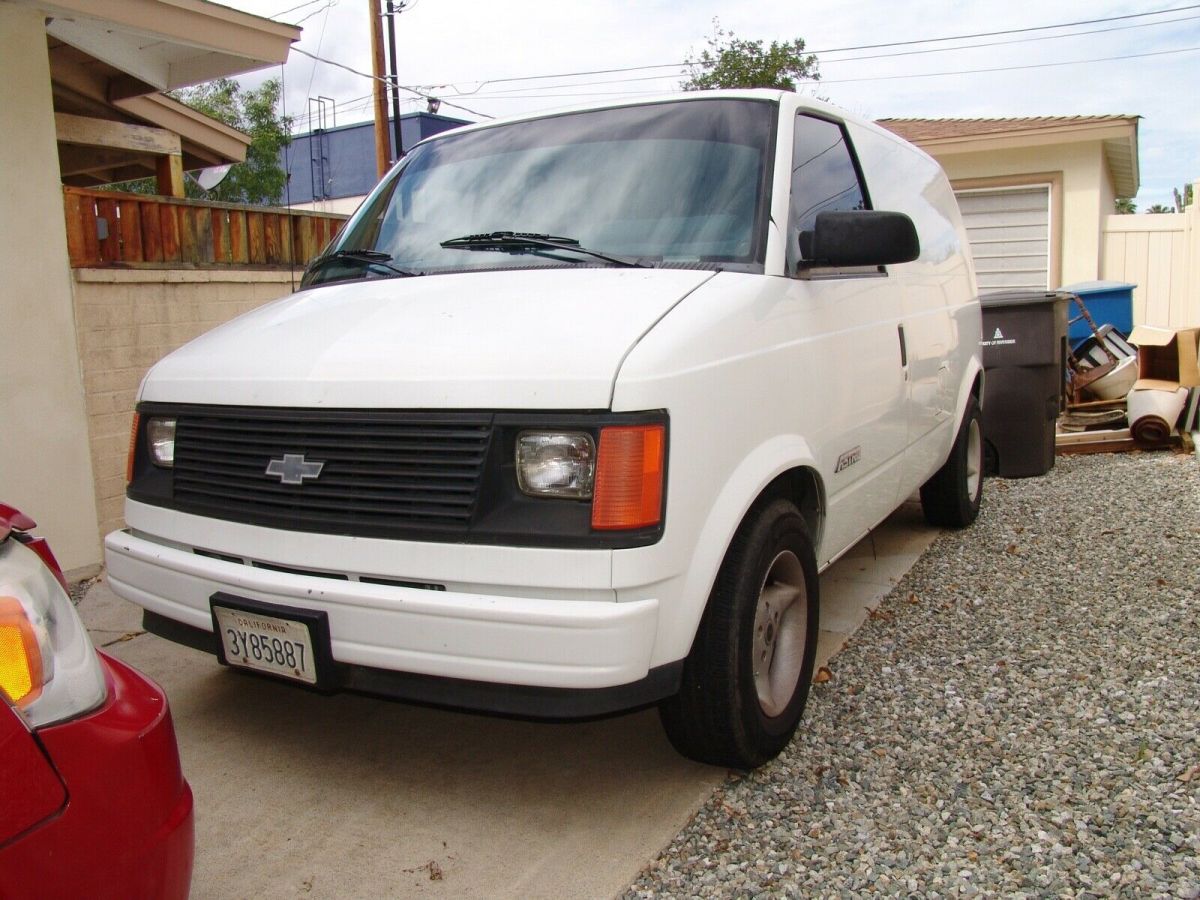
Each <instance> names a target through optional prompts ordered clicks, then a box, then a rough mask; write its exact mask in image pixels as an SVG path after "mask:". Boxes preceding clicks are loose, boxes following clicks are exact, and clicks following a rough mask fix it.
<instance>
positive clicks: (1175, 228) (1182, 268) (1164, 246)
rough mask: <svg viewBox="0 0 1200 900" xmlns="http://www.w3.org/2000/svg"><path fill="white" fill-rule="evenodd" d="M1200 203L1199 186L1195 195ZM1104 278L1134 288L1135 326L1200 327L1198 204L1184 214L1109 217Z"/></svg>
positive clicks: (1106, 226)
mask: <svg viewBox="0 0 1200 900" xmlns="http://www.w3.org/2000/svg"><path fill="white" fill-rule="evenodd" d="M1192 191H1193V196H1195V197H1196V198H1197V199H1200V182H1197V183H1196V184H1195V186H1194V187H1193V189H1192ZM1102 253H1103V256H1102V258H1101V261H1100V272H1101V275H1100V277H1101V278H1104V279H1106V280H1113V281H1126V282H1130V283H1132V284H1136V285H1137V287H1136V288H1135V289H1134V292H1133V322H1134V324H1135V325H1158V326H1161V327H1164V328H1180V327H1183V326H1187V325H1200V204H1198V203H1196V202H1193V203H1192V205H1191V206H1188V207H1186V208H1185V209H1184V211H1183V212H1182V213H1158V214H1145V213H1137V214H1133V215H1124V216H1117V215H1112V216H1106V217H1105V220H1104V244H1103V251H1102Z"/></svg>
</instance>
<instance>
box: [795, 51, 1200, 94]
mask: <svg viewBox="0 0 1200 900" xmlns="http://www.w3.org/2000/svg"><path fill="white" fill-rule="evenodd" d="M1196 50H1200V47H1177V48H1175V49H1173V50H1152V51H1150V52H1148V53H1128V54H1125V55H1123V56H1100V57H1096V58H1094V59H1072V60H1065V61H1062V62H1048V63H1031V64H1029V65H1024V66H995V67H993V68H987V69H959V70H957V71H954V72H914V73H912V74H908V75H872V76H868V77H863V78H837V79H831V80H828V81H826V80H824V79H822V80H820V81H813V80H807V81H804V82H802V83H803V84H812V85H822V86H824V85H827V84H849V83H851V82H856V81H893V80H898V79H903V78H936V77H938V76H941V75H977V74H980V73H983V72H1018V71H1021V70H1023V69H1053V68H1057V67H1059V66H1080V65H1085V64H1087V63H1097V62H1118V61H1120V60H1124V59H1143V58H1145V57H1147V56H1169V55H1171V54H1173V53H1193V52H1195V51H1196Z"/></svg>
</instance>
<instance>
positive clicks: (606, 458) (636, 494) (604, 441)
mask: <svg viewBox="0 0 1200 900" xmlns="http://www.w3.org/2000/svg"><path fill="white" fill-rule="evenodd" d="M665 451H666V428H665V427H664V426H662V425H612V426H609V427H606V428H602V429H601V430H600V449H599V451H598V452H597V459H596V488H595V494H594V499H593V501H592V528H595V529H597V530H601V531H617V530H630V529H634V528H649V527H651V526H654V525H657V524H658V523H659V522H661V521H662V500H663V465H664V461H665Z"/></svg>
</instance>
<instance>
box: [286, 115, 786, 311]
mask: <svg viewBox="0 0 1200 900" xmlns="http://www.w3.org/2000/svg"><path fill="white" fill-rule="evenodd" d="M775 116H776V107H775V104H774V103H772V102H770V101H762V100H748V99H697V100H680V101H675V102H669V103H660V104H652V105H646V106H634V107H624V108H617V109H603V110H593V111H588V112H581V113H570V114H564V115H559V116H552V117H548V118H544V119H534V120H529V121H523V122H513V123H510V124H505V125H496V126H492V127H488V128H482V129H479V130H476V131H471V132H467V133H464V134H457V135H455V134H450V135H447V136H446V137H444V138H436V139H434V140H432V141H430V142H428V143H425V144H422V145H420V146H418V147H416V148H415V149H414V150H413V151H412V153H411V154H410V155H409V156H408V157H407V158H406V159H405V161H404V163H403V164H402V165H401V166H400V167H398V168H397V169H396V170H395V171H393V172H392V173H391V174H390V175H389V176H388V178H387V179H386V180H385V181H384V182H383V183H382V184H380V186H379V187H378V188H376V190H375V192H374V193H373V194H372V196H371V197H370V198H368V200H367V202H366V203H365V204H364V205H363V206H362V207H361V208H360V209H359V211H358V212H357V213H355V215H354V217H353V218H352V219H351V220H350V222H349V223H348V224H347V226H346V228H345V229H344V230H343V232H342V234H341V235H340V236H339V237H338V238H337V240H335V242H334V243H333V244H332V245H331V246H330V247H329V249H328V250H327V252H326V253H325V254H324V255H323V256H322V257H321V258H320V259H318V260H315V261H314V263H313V264H312V265H311V266H310V268H309V271H308V272H307V273H306V275H305V280H304V285H305V286H306V287H307V286H314V285H318V284H325V283H330V282H334V281H345V280H347V279H353V278H376V277H401V276H405V275H432V274H439V273H445V272H460V271H465V270H477V269H497V268H529V267H533V266H571V265H596V266H607V265H671V266H672V267H673V268H674V267H679V266H688V267H697V268H718V267H719V268H733V269H738V270H742V271H761V270H762V261H763V254H764V248H765V244H766V211H767V208H768V205H769V191H770V170H771V165H772V155H773V143H774V127H775V126H774V123H775ZM497 235H502V236H504V237H503V238H499V237H496V236H497Z"/></svg>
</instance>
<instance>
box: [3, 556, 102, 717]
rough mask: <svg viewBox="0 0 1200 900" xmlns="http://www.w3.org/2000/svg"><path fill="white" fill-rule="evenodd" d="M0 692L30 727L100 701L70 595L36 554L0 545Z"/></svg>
mask: <svg viewBox="0 0 1200 900" xmlns="http://www.w3.org/2000/svg"><path fill="white" fill-rule="evenodd" d="M0 690H3V691H4V692H5V693H6V694H8V697H9V699H10V700H11V701H12V702H13V705H15V706H16V708H17V709H18V710H20V711H21V713H22V714H23V715H24V716H25V718H26V720H27V721H28V722H29V724H30V726H31V727H34V728H37V727H40V726H43V725H51V724H53V723H55V722H61V721H62V720H64V719H69V718H72V717H73V716H77V715H80V714H82V713H85V712H87V711H88V710H90V709H93V708H95V707H96V706H98V705H99V704H100V703H102V702H103V701H104V698H105V696H106V694H107V689H106V688H105V684H104V673H103V672H102V671H101V669H100V661H99V659H98V658H97V657H96V651H95V650H94V649H93V648H92V642H91V641H90V640H89V639H88V636H87V631H86V630H84V627H83V623H82V622H80V621H79V615H78V614H77V613H76V612H75V607H74V606H72V605H71V601H70V598H68V597H67V595H66V592H64V591H63V589H62V586H61V585H60V584H59V583H58V581H57V580H55V578H54V576H53V575H52V574H51V573H50V570H49V569H48V568H47V567H46V566H45V565H44V564H43V563H42V561H41V560H40V559H39V558H38V557H37V555H36V554H34V552H33V551H32V550H30V549H28V548H27V547H23V546H22V545H21V544H19V543H18V542H17V541H16V540H9V541H5V542H4V543H2V544H0Z"/></svg>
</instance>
